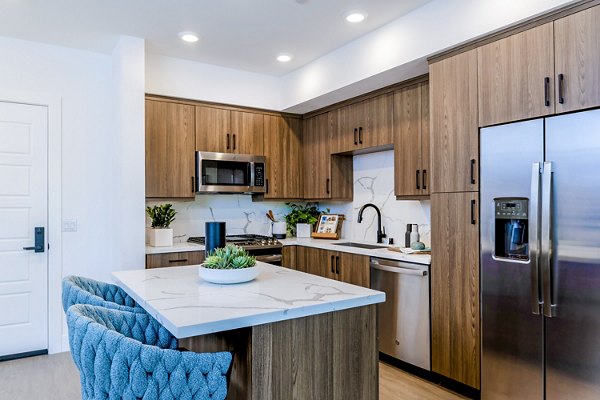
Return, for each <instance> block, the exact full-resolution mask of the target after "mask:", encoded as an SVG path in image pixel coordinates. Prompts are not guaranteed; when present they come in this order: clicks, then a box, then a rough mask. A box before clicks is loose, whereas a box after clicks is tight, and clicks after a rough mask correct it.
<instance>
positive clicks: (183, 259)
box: [169, 258, 188, 263]
mask: <svg viewBox="0 0 600 400" xmlns="http://www.w3.org/2000/svg"><path fill="white" fill-rule="evenodd" d="M187 261H188V259H187V258H182V259H181V260H169V262H170V263H179V262H187Z"/></svg>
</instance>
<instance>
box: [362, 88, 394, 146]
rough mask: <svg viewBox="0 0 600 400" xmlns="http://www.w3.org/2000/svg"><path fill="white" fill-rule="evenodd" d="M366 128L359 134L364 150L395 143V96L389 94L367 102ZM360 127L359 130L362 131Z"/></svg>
mask: <svg viewBox="0 0 600 400" xmlns="http://www.w3.org/2000/svg"><path fill="white" fill-rule="evenodd" d="M364 108H365V109H366V116H367V120H366V126H364V127H363V130H362V131H361V132H359V134H360V137H359V140H360V139H362V142H363V143H362V145H361V146H362V148H369V147H381V146H387V145H390V144H392V143H393V142H394V140H393V130H394V129H393V128H394V127H393V125H394V94H393V93H388V94H384V95H381V96H377V97H375V98H372V99H369V100H366V101H365V105H364ZM360 126H361V125H359V129H360Z"/></svg>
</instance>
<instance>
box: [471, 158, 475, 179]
mask: <svg viewBox="0 0 600 400" xmlns="http://www.w3.org/2000/svg"><path fill="white" fill-rule="evenodd" d="M474 184H475V159H471V185H474Z"/></svg>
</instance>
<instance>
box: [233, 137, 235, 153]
mask: <svg viewBox="0 0 600 400" xmlns="http://www.w3.org/2000/svg"><path fill="white" fill-rule="evenodd" d="M233 149H234V150H235V133H234V134H233Z"/></svg>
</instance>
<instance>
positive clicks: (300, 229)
mask: <svg viewBox="0 0 600 400" xmlns="http://www.w3.org/2000/svg"><path fill="white" fill-rule="evenodd" d="M311 233H312V225H311V224H296V237H299V238H309V237H310V234H311Z"/></svg>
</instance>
